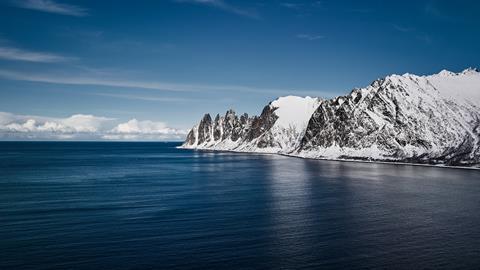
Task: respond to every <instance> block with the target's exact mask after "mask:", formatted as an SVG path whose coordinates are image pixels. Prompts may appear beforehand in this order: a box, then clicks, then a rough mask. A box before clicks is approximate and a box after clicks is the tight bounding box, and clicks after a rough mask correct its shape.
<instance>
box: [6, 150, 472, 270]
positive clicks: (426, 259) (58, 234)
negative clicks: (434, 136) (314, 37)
mask: <svg viewBox="0 0 480 270" xmlns="http://www.w3.org/2000/svg"><path fill="white" fill-rule="evenodd" d="M0 146H1V147H0V239H2V241H1V242H0V248H1V250H2V258H0V269H52V268H76V269H132V268H154V269H159V268H168V269H251V268H261V269H278V268H283V269H293V268H295V269H307V268H348V269H353V268H358V269H368V268H403V269H412V268H415V269H418V268H457V267H458V268H475V267H476V266H478V265H479V264H480V226H478V224H480V196H478V194H480V177H479V176H480V172H479V171H469V170H454V169H439V168H431V167H415V166H404V165H398V166H395V165H388V164H375V163H355V162H335V161H317V160H304V159H298V158H288V157H283V156H276V155H253V154H244V153H219V152H203V151H190V150H180V149H175V146H176V144H155V143H130V144H129V143H118V144H117V143H0Z"/></svg>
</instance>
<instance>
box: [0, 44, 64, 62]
mask: <svg viewBox="0 0 480 270" xmlns="http://www.w3.org/2000/svg"><path fill="white" fill-rule="evenodd" d="M0 59H7V60H15V61H26V62H41V63H54V62H65V61H68V60H72V59H73V58H71V57H65V56H61V55H57V54H53V53H45V52H33V51H27V50H22V49H18V48H13V47H0Z"/></svg>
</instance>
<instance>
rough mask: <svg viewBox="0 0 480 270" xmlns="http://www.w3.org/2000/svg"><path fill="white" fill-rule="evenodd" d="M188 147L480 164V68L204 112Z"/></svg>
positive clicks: (396, 78) (399, 78) (390, 78)
mask: <svg viewBox="0 0 480 270" xmlns="http://www.w3.org/2000/svg"><path fill="white" fill-rule="evenodd" d="M182 147H185V148H197V149H212V150H234V151H248V152H268V153H282V154H289V155H295V156H300V157H309V158H331V159H362V160H386V161H398V162H415V163H429V164H445V165H464V166H479V165H480V73H479V72H478V71H477V70H473V69H467V70H465V71H463V72H461V73H452V72H448V71H442V72H440V73H438V74H435V75H431V76H416V75H411V74H404V75H401V76H400V75H392V76H388V77H386V78H384V79H379V80H376V81H374V82H373V83H372V84H371V85H369V86H368V87H365V88H361V89H354V90H353V91H352V92H351V93H350V94H348V95H346V96H341V97H336V98H334V99H330V100H321V99H318V98H310V97H306V98H301V97H294V96H288V97H281V98H279V99H277V100H275V101H273V102H271V103H270V104H268V105H267V106H266V107H265V108H264V109H263V111H262V113H261V115H260V116H258V117H257V116H254V117H248V115H242V116H241V117H240V118H238V117H237V116H236V115H235V113H234V112H233V111H231V110H230V111H228V112H227V113H226V114H225V116H222V117H220V116H218V115H217V117H215V120H213V121H212V119H211V117H210V115H208V114H207V115H205V116H204V117H203V119H202V120H201V121H200V123H199V124H198V125H197V126H195V127H194V128H192V130H191V131H190V133H189V134H188V136H187V139H186V141H185V143H184V144H183V146H182Z"/></svg>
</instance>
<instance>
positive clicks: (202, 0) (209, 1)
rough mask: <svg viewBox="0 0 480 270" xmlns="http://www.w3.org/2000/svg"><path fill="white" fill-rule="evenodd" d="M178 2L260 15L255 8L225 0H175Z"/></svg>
mask: <svg viewBox="0 0 480 270" xmlns="http://www.w3.org/2000/svg"><path fill="white" fill-rule="evenodd" d="M174 1H175V2H178V3H192V4H199V5H205V6H211V7H214V8H218V9H221V10H224V11H227V12H230V13H233V14H237V15H240V16H244V17H249V18H253V19H259V18H260V16H259V15H258V13H257V12H256V11H254V10H247V9H244V8H240V7H237V6H234V5H231V4H228V3H226V2H225V1H223V0H174Z"/></svg>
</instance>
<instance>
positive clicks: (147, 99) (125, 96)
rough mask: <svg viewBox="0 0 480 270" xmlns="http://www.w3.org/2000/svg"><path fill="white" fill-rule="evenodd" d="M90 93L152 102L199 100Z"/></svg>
mask: <svg viewBox="0 0 480 270" xmlns="http://www.w3.org/2000/svg"><path fill="white" fill-rule="evenodd" d="M92 95H95V96H102V97H112V98H121V99H134V100H144V101H154V102H188V101H195V102H197V101H199V99H193V98H177V97H153V96H139V95H132V94H115V93H93V94H92Z"/></svg>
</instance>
